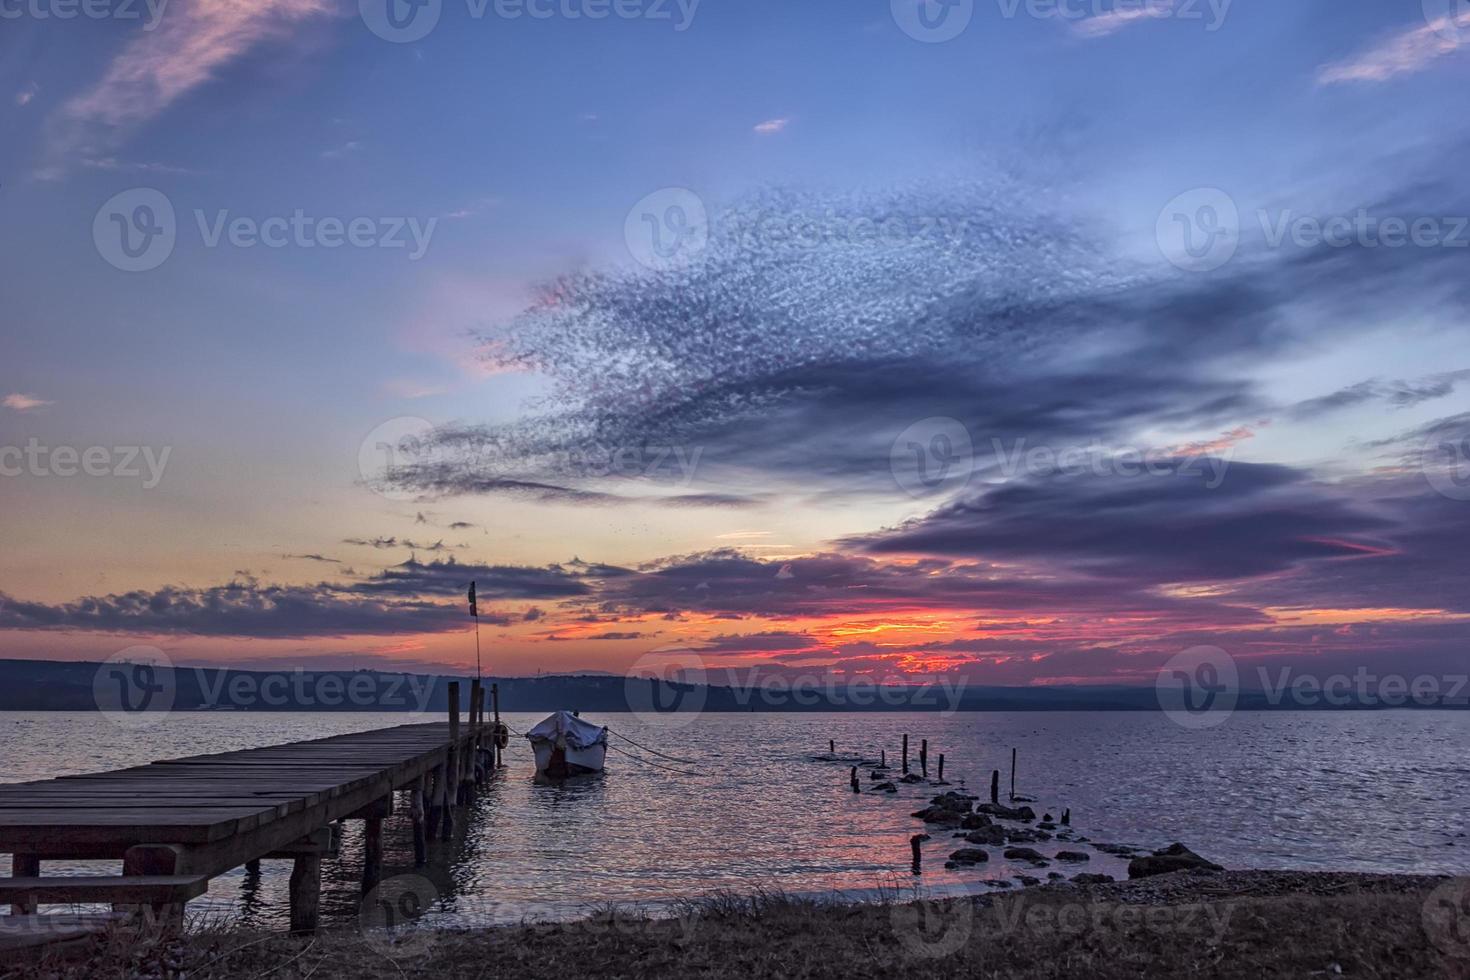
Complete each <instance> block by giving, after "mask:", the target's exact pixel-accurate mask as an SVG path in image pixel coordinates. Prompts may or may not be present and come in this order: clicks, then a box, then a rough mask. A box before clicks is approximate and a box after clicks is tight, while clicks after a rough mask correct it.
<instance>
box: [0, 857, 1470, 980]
mask: <svg viewBox="0 0 1470 980" xmlns="http://www.w3.org/2000/svg"><path fill="white" fill-rule="evenodd" d="M1142 972H1148V973H1150V974H1152V975H1160V976H1190V975H1193V976H1211V977H1242V978H1251V980H1258V978H1259V977H1261V976H1263V975H1266V976H1270V975H1286V976H1308V975H1318V976H1328V977H1330V976H1336V975H1342V976H1393V977H1452V978H1453V977H1459V978H1470V877H1458V878H1451V877H1447V876H1442V875H1403V874H1365V873H1360V872H1329V871H1176V872H1172V873H1169V874H1161V875H1154V876H1151V877H1148V878H1141V879H1134V880H1129V881H1117V882H1110V883H1089V884H1078V883H1075V882H1072V881H1065V882H1052V883H1047V884H1041V885H1036V886H1032V887H1027V888H1021V889H1016V890H1013V891H1004V892H995V893H990V894H982V895H973V896H960V897H946V898H938V897H929V896H927V895H925V894H924V893H923V892H922V891H921V890H920V891H918V892H916V893H908V894H901V893H895V894H894V895H893V896H891V897H890V898H888V899H887V900H884V901H880V902H862V903H849V902H841V901H837V900H832V899H799V898H794V897H791V896H786V895H779V894H762V893H756V894H751V895H737V894H720V895H716V896H712V897H709V898H706V899H703V900H701V901H697V902H690V903H688V904H687V906H685V907H684V909H683V910H682V911H681V912H680V914H678V915H676V916H666V917H659V918H647V917H644V916H642V915H639V914H635V913H632V912H629V911H627V910H622V909H618V908H611V907H610V908H608V909H605V910H603V911H601V912H599V913H597V914H595V915H593V916H590V917H588V918H585V919H581V920H578V921H573V922H527V923H523V924H521V925H511V926H488V927H485V928H446V929H439V928H424V929H419V928H415V927H413V926H412V925H410V926H408V927H406V928H399V929H395V930H387V929H382V928H371V927H369V928H360V929H352V928H335V929H324V930H322V931H320V932H318V933H317V934H316V935H315V936H312V937H295V936H290V935H287V934H284V933H260V932H252V931H247V930H238V929H231V930H222V931H215V930H210V929H205V930H203V931H199V932H194V933H188V934H185V935H183V936H178V935H172V934H155V935H144V936H140V935H138V934H136V933H135V934H125V933H123V932H122V931H117V932H114V933H112V934H109V935H106V936H103V937H99V938H96V939H92V940H88V941H87V942H86V943H84V944H79V945H78V946H76V947H71V948H67V949H54V950H48V951H46V952H45V953H44V954H42V956H41V958H40V960H39V961H32V962H31V963H28V964H25V965H23V966H22V965H21V964H17V963H7V964H6V965H5V967H4V968H3V969H0V976H4V977H6V978H9V977H19V976H38V975H40V976H51V977H56V978H58V980H60V978H70V977H78V978H80V977H91V976H109V975H115V976H137V975H146V976H159V977H174V976H184V975H188V976H191V977H221V978H234V977H254V976H259V975H261V974H263V973H269V975H270V976H271V977H273V978H276V980H304V978H306V977H317V978H321V977H337V976H343V977H346V976H353V977H403V976H407V975H409V974H411V973H423V974H425V975H434V976H448V977H479V976H482V975H484V976H494V975H497V974H498V975H508V976H514V977H527V978H533V980H536V978H542V977H545V978H548V980H550V978H552V977H557V978H559V980H564V977H565V976H566V975H567V974H569V973H571V974H579V975H587V976H617V977H624V976H627V977H632V976H638V977H671V978H672V977H690V976H706V977H727V976H728V977H734V976H740V977H748V976H771V977H775V976H804V977H834V978H836V977H842V978H844V980H850V978H853V977H870V976H871V977H886V976H894V975H900V976H904V975H910V974H917V973H922V974H923V975H924V976H925V977H926V978H930V977H948V976H955V977H959V976H966V977H974V976H997V977H1016V978H1030V977H1038V978H1039V977H1048V976H1057V975H1063V974H1067V975H1075V976H1089V977H1100V978H1113V977H1119V978H1121V977H1131V976H1137V975H1139V974H1140V973H1142Z"/></svg>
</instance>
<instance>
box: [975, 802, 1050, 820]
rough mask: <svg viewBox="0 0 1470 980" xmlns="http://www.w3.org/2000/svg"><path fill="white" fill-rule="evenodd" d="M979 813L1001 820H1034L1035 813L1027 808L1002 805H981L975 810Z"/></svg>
mask: <svg viewBox="0 0 1470 980" xmlns="http://www.w3.org/2000/svg"><path fill="white" fill-rule="evenodd" d="M975 810H976V811H977V812H979V813H988V814H990V815H991V816H993V817H1000V818H1001V819H1002V820H1035V819H1036V811H1035V810H1033V809H1031V808H1030V807H1029V806H1022V807H1014V808H1013V807H1008V806H1006V805H1005V804H1003V803H982V804H980V805H979V806H977V807H976V808H975Z"/></svg>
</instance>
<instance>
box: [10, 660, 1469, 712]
mask: <svg viewBox="0 0 1470 980" xmlns="http://www.w3.org/2000/svg"><path fill="white" fill-rule="evenodd" d="M454 680H458V681H460V682H461V683H460V698H461V702H462V704H463V705H464V706H465V707H466V708H467V707H468V701H469V683H468V682H469V678H468V677H465V676H462V675H431V674H402V673H387V672H381V671H371V670H358V671H341V670H324V671H323V670H299V671H255V670H233V669H221V668H213V667H175V668H172V669H171V670H164V669H154V668H152V667H149V666H147V665H141V664H115V663H108V664H100V663H84V662H65V661H50V660H0V711H95V710H99V709H101V710H110V711H136V710H160V709H172V710H176V711H211V710H213V711H403V712H414V711H423V712H429V713H433V714H437V715H442V714H443V713H444V712H445V711H447V709H448V704H449V682H450V681H454ZM492 681H493V682H494V683H496V684H497V685H498V686H499V689H500V705H501V709H502V710H504V711H551V710H555V709H558V708H571V709H576V710H581V711H589V712H610V711H690V710H702V711H718V712H731V711H945V710H948V711H1157V710H1159V701H1158V697H1157V695H1156V693H1155V691H1154V689H1153V688H1152V687H1117V686H1086V685H1077V686H1069V687H1056V686H1046V687H980V686H976V685H968V686H967V685H961V684H958V683H957V682H954V681H946V682H942V683H934V684H924V685H913V686H884V687H878V686H876V685H875V684H873V683H871V682H865V683H864V682H855V683H853V684H850V685H842V684H838V685H836V686H835V687H828V686H826V685H825V684H823V683H822V681H821V679H820V678H813V679H812V682H811V685H810V686H809V687H798V688H796V689H795V690H793V689H791V688H790V687H787V686H785V685H775V686H763V685H762V686H757V687H754V688H742V687H738V686H736V687H730V686H708V687H707V686H703V685H690V684H674V683H670V682H668V681H654V680H650V679H639V678H632V679H630V678H623V677H616V676H610V675H604V674H575V675H549V676H543V677H500V678H491V677H487V678H485V683H486V687H487V689H488V686H489V684H490V683H491V682H492ZM1466 693H1470V692H1459V693H1457V694H1456V695H1455V696H1454V698H1453V700H1451V699H1449V698H1438V699H1436V700H1433V701H1429V702H1428V703H1415V702H1413V701H1408V702H1407V703H1404V704H1402V706H1404V707H1420V708H1436V707H1438V708H1465V707H1466V706H1467V705H1466ZM1385 706H1399V705H1397V704H1393V705H1383V704H1381V703H1377V702H1376V701H1372V699H1368V700H1367V701H1356V702H1353V703H1348V704H1343V703H1337V704H1330V703H1326V702H1321V701H1319V702H1318V703H1310V704H1304V703H1298V702H1296V701H1294V700H1293V699H1292V698H1289V697H1288V698H1285V699H1282V698H1274V699H1273V698H1270V697H1268V696H1267V695H1266V693H1265V692H1261V691H1243V692H1241V693H1240V695H1239V702H1238V705H1237V708H1238V709H1239V710H1248V711H1255V710H1290V709H1307V710H1313V709H1315V710H1332V709H1343V708H1347V709H1370V708H1382V707H1385Z"/></svg>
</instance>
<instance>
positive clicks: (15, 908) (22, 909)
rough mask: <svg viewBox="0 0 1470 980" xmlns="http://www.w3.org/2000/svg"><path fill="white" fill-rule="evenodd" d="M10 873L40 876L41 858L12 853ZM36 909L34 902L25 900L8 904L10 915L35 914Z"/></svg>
mask: <svg viewBox="0 0 1470 980" xmlns="http://www.w3.org/2000/svg"><path fill="white" fill-rule="evenodd" d="M10 873H11V875H13V876H14V877H16V878H39V877H41V859H40V858H38V857H36V855H34V854H12V855H11V856H10ZM36 911H37V910H36V906H35V905H34V904H28V903H25V902H16V903H14V904H13V905H11V906H10V914H11V915H35V914H36Z"/></svg>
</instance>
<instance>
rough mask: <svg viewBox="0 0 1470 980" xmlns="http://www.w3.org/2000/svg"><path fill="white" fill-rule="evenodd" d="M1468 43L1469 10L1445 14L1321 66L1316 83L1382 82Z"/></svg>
mask: <svg viewBox="0 0 1470 980" xmlns="http://www.w3.org/2000/svg"><path fill="white" fill-rule="evenodd" d="M1467 43H1470V10H1461V11H1458V12H1456V13H1447V14H1444V15H1442V16H1439V17H1436V18H1433V19H1431V20H1430V21H1429V23H1427V24H1425V25H1424V26H1422V27H1412V28H1410V29H1408V30H1405V31H1401V32H1399V33H1398V34H1394V35H1393V36H1391V37H1388V38H1385V39H1384V40H1383V41H1381V42H1379V43H1378V44H1376V45H1374V46H1373V47H1371V48H1369V49H1368V50H1366V51H1362V52H1360V53H1358V54H1356V55H1353V56H1352V57H1350V58H1347V59H1344V60H1342V61H1336V62H1333V63H1331V64H1327V65H1323V66H1322V67H1321V68H1319V69H1318V70H1317V84H1319V85H1336V84H1342V83H1345V82H1385V81H1388V80H1389V79H1391V78H1395V77H1397V76H1399V75H1409V74H1414V73H1416V72H1421V71H1424V70H1425V69H1427V68H1429V66H1430V65H1432V64H1434V62H1436V61H1438V60H1439V59H1441V58H1444V57H1447V56H1449V55H1452V54H1455V53H1456V52H1458V51H1459V50H1460V48H1461V47H1462V46H1464V45H1465V44H1467Z"/></svg>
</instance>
